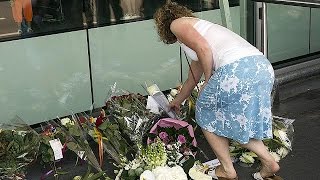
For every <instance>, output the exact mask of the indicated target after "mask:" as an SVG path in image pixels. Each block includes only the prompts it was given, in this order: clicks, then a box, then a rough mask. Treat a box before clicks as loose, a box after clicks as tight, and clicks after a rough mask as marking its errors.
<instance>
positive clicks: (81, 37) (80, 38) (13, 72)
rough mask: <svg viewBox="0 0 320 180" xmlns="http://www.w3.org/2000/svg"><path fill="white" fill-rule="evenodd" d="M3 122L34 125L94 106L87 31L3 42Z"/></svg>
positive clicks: (0, 94)
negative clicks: (19, 118)
mask: <svg viewBox="0 0 320 180" xmlns="http://www.w3.org/2000/svg"><path fill="white" fill-rule="evenodd" d="M0 54H1V61H0V82H1V88H0V116H1V119H0V123H1V122H2V123H3V122H7V121H8V120H10V119H12V118H13V117H15V116H19V117H21V118H22V119H23V120H25V121H27V122H28V123H29V124H35V123H38V122H41V121H44V120H48V119H53V118H56V117H57V116H64V115H68V114H71V111H74V112H80V111H84V110H88V109H89V107H90V105H91V93H90V81H89V79H90V78H89V67H88V55H87V42H86V32H85V31H76V32H71V33H63V34H56V35H50V36H43V37H37V38H30V39H24V40H16V41H10V42H2V43H0Z"/></svg>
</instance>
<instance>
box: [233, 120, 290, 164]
mask: <svg viewBox="0 0 320 180" xmlns="http://www.w3.org/2000/svg"><path fill="white" fill-rule="evenodd" d="M293 122H294V120H292V119H287V118H282V117H278V116H273V121H272V129H273V138H272V139H266V140H264V144H265V145H266V146H267V148H268V151H269V152H270V154H271V155H272V156H273V157H274V159H275V160H276V161H277V162H279V161H280V160H281V159H283V158H284V157H286V156H287V155H288V153H289V152H290V151H291V150H292V141H293V133H294V128H293V124H292V123H293ZM230 153H231V155H232V156H233V157H235V158H238V160H239V162H240V164H243V165H245V166H251V165H252V164H253V163H254V162H255V161H256V160H257V155H256V154H255V153H253V152H250V151H248V150H247V149H244V148H242V147H241V146H240V145H239V144H238V143H236V142H231V145H230Z"/></svg>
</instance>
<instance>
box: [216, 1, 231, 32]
mask: <svg viewBox="0 0 320 180" xmlns="http://www.w3.org/2000/svg"><path fill="white" fill-rule="evenodd" d="M219 6H220V13H221V21H222V25H223V26H224V27H226V28H228V29H230V30H231V31H233V29H232V19H231V14H230V7H229V1H228V0H219Z"/></svg>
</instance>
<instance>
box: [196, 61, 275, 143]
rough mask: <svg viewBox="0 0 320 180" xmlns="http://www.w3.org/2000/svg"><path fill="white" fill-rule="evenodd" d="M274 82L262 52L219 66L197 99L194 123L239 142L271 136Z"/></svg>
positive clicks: (269, 65)
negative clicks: (259, 54)
mask: <svg viewBox="0 0 320 180" xmlns="http://www.w3.org/2000/svg"><path fill="white" fill-rule="evenodd" d="M273 83H274V71H273V68H272V65H271V64H270V62H269V61H268V59H267V58H265V57H264V56H262V55H261V56H249V57H244V58H241V59H239V60H237V61H235V62H233V63H230V64H226V65H224V66H222V67H220V68H218V69H217V70H216V72H215V74H213V75H212V76H211V78H210V80H209V82H208V84H207V85H206V86H205V87H204V89H203V90H202V92H201V93H200V95H199V97H198V99H197V103H196V121H197V123H198V124H199V126H200V127H201V128H203V129H205V130H207V131H209V132H212V133H214V134H216V135H218V136H223V137H227V138H229V139H233V140H235V141H237V142H239V143H241V144H246V143H248V142H249V140H250V139H251V138H253V139H260V140H262V139H266V138H272V114H271V91H272V87H273Z"/></svg>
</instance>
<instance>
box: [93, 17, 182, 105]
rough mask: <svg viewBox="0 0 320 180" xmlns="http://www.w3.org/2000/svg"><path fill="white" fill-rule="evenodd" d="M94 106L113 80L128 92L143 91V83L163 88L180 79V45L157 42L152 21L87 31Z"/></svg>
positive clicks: (102, 102)
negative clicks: (152, 82)
mask: <svg viewBox="0 0 320 180" xmlns="http://www.w3.org/2000/svg"><path fill="white" fill-rule="evenodd" d="M89 37H90V50H91V62H92V78H93V93H94V101H95V107H99V106H103V105H104V101H105V99H106V96H107V92H108V91H109V90H110V86H111V85H113V84H114V83H115V82H116V83H117V84H118V87H119V88H121V89H124V90H128V91H130V92H139V93H142V94H146V92H145V90H144V89H143V88H142V86H141V85H142V84H144V83H145V82H146V81H154V82H155V83H157V84H158V86H159V87H160V88H161V89H162V90H165V89H169V88H170V87H175V86H176V85H177V84H178V82H179V74H180V71H179V70H180V68H179V67H180V65H179V61H178V58H179V48H178V46H177V45H164V44H163V43H162V42H160V41H159V39H158V37H157V34H156V30H155V28H154V23H153V20H147V21H140V22H135V23H127V24H122V25H117V26H108V27H101V28H96V29H90V30H89Z"/></svg>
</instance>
